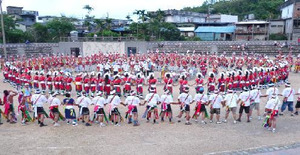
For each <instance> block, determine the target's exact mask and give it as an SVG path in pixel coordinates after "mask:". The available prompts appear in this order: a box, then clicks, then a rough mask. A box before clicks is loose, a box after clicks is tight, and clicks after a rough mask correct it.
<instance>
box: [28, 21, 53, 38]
mask: <svg viewBox="0 0 300 155" xmlns="http://www.w3.org/2000/svg"><path fill="white" fill-rule="evenodd" d="M32 34H33V36H34V41H35V42H47V41H48V40H49V39H50V35H49V32H48V28H47V26H46V25H43V24H40V23H36V24H34V25H33V26H32Z"/></svg>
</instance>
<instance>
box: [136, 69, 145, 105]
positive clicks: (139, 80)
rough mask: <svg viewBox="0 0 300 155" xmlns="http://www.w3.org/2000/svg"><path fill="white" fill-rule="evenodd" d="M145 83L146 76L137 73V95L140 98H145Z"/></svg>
mask: <svg viewBox="0 0 300 155" xmlns="http://www.w3.org/2000/svg"><path fill="white" fill-rule="evenodd" d="M143 83H144V78H143V76H142V73H137V75H136V92H137V96H138V97H139V98H140V99H141V98H143Z"/></svg>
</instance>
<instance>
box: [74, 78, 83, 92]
mask: <svg viewBox="0 0 300 155" xmlns="http://www.w3.org/2000/svg"><path fill="white" fill-rule="evenodd" d="M75 87H76V89H75V90H76V92H77V95H78V94H81V92H82V76H81V73H79V74H77V75H76V77H75Z"/></svg>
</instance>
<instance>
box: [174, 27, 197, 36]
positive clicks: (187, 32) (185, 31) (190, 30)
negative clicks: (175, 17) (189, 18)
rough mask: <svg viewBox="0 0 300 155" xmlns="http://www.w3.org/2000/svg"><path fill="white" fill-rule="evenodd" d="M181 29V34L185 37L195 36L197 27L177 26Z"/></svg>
mask: <svg viewBox="0 0 300 155" xmlns="http://www.w3.org/2000/svg"><path fill="white" fill-rule="evenodd" d="M177 28H178V29H179V31H180V35H182V36H184V37H194V36H195V32H194V31H195V27H177Z"/></svg>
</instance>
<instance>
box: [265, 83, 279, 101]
mask: <svg viewBox="0 0 300 155" xmlns="http://www.w3.org/2000/svg"><path fill="white" fill-rule="evenodd" d="M272 94H276V95H278V94H279V91H278V89H277V88H276V87H275V86H273V87H271V88H269V89H267V91H266V95H268V100H270V99H271V98H272Z"/></svg>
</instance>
